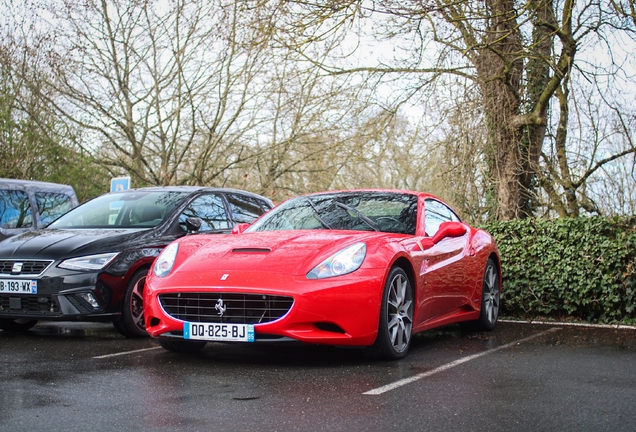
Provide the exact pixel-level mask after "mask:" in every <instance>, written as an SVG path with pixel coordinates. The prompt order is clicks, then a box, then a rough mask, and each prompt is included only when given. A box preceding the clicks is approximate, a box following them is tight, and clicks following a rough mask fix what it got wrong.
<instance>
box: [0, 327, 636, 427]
mask: <svg viewBox="0 0 636 432" xmlns="http://www.w3.org/2000/svg"><path fill="white" fill-rule="evenodd" d="M0 382H1V384H0V431H11V432H17V431H57V430H69V431H76V430H77V431H86V430H96V431H129V430H140V431H146V430H147V431H180V430H183V431H212V430H214V431H326V430H329V431H388V430H393V429H398V430H402V431H442V430H443V431H636V330H635V329H614V328H589V327H576V326H566V325H559V324H552V325H545V324H520V323H511V322H500V323H499V324H498V327H497V328H496V329H495V330H494V331H493V332H490V333H464V332H462V331H460V329H459V327H458V326H450V327H446V328H443V329H440V330H434V331H429V332H426V333H423V334H420V335H417V336H416V337H415V338H414V340H413V343H412V346H411V350H410V352H409V355H408V356H407V357H406V358H405V359H403V360H400V361H393V362H387V361H377V360H372V359H370V358H368V357H367V356H365V355H364V353H363V352H362V351H361V350H357V349H344V348H333V347H321V346H297V345H282V344H280V345H261V344H249V345H248V344H245V345H244V344H240V345H237V344H208V345H207V346H206V347H205V348H204V349H203V350H202V351H201V352H200V353H196V354H180V353H172V352H168V351H165V350H163V349H162V348H160V347H158V346H157V344H156V343H155V342H154V341H153V340H151V339H125V338H123V337H122V336H120V335H119V334H118V333H117V332H115V330H114V329H113V327H112V325H110V324H93V323H40V324H38V325H37V326H36V327H34V328H33V329H32V330H30V331H29V332H27V333H22V334H10V333H6V332H2V331H0Z"/></svg>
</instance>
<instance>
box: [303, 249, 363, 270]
mask: <svg viewBox="0 0 636 432" xmlns="http://www.w3.org/2000/svg"><path fill="white" fill-rule="evenodd" d="M366 254H367V245H366V244H364V243H356V244H353V245H351V246H349V247H347V248H345V249H343V250H341V251H340V252H338V253H335V254H333V255H332V256H330V257H329V258H327V259H326V260H324V261H323V262H321V263H320V264H318V265H317V266H316V267H314V269H313V270H312V271H310V272H309V273H307V279H324V278H329V277H334V276H341V275H345V274H347V273H351V272H354V271H356V270H358V269H359V268H360V266H361V265H362V262H363V261H364V257H365V256H366Z"/></svg>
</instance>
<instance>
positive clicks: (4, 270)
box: [0, 260, 53, 276]
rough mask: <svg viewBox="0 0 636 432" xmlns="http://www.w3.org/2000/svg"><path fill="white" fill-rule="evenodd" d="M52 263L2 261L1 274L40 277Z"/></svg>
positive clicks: (42, 261) (41, 261)
mask: <svg viewBox="0 0 636 432" xmlns="http://www.w3.org/2000/svg"><path fill="white" fill-rule="evenodd" d="M52 262H53V261H49V260H46V261H44V260H0V274H3V275H11V274H12V275H14V276H15V275H19V276H39V275H41V274H42V273H44V270H46V269H47V267H48V266H50V265H51V263H52ZM18 269H19V270H18Z"/></svg>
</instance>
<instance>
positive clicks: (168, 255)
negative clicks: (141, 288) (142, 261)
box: [152, 243, 179, 277]
mask: <svg viewBox="0 0 636 432" xmlns="http://www.w3.org/2000/svg"><path fill="white" fill-rule="evenodd" d="M178 251H179V244H178V243H170V244H169V245H168V246H166V248H165V249H164V250H163V251H162V252H161V253H160V254H159V256H158V257H157V259H156V260H155V265H154V266H153V267H152V271H153V272H154V274H155V276H159V277H164V276H168V274H169V273H170V270H172V266H173V265H174V261H175V260H176V259H177V252H178Z"/></svg>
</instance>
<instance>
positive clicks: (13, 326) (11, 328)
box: [0, 319, 38, 333]
mask: <svg viewBox="0 0 636 432" xmlns="http://www.w3.org/2000/svg"><path fill="white" fill-rule="evenodd" d="M37 323H38V321H37V320H29V319H15V320H12V319H0V329H2V330H4V331H8V332H15V333H18V332H25V331H27V330H29V329H30V328H31V327H33V326H34V325H36V324H37Z"/></svg>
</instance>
